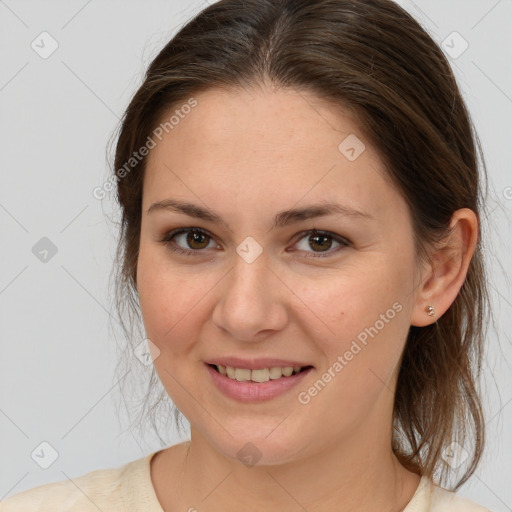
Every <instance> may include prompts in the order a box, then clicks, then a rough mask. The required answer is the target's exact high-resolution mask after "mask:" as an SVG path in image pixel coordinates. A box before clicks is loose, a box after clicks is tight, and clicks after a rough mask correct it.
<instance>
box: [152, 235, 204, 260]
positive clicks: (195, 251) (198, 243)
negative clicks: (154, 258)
mask: <svg viewBox="0 0 512 512" xmlns="http://www.w3.org/2000/svg"><path fill="white" fill-rule="evenodd" d="M180 239H181V240H182V243H184V244H187V245H188V247H190V248H191V249H192V250H188V249H183V248H182V247H180V246H179V245H176V240H180ZM208 240H209V241H213V240H212V238H211V236H210V235H209V234H208V233H207V232H206V231H203V230H202V229H200V228H181V229H175V230H174V231H171V232H169V233H167V234H166V235H165V236H164V237H163V238H162V239H161V240H159V241H160V242H161V243H163V244H164V245H167V246H168V247H169V249H171V250H172V251H174V252H177V253H179V254H186V255H194V256H198V255H199V252H200V251H201V250H202V249H206V248H208V243H206V244H205V241H206V242H208Z"/></svg>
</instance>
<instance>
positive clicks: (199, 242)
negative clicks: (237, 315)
mask: <svg viewBox="0 0 512 512" xmlns="http://www.w3.org/2000/svg"><path fill="white" fill-rule="evenodd" d="M298 236H299V237H300V238H299V239H298V240H299V242H301V241H302V240H307V242H306V243H303V248H302V249H299V250H302V251H304V252H305V253H308V252H309V254H307V255H306V257H307V258H325V257H326V256H329V255H332V254H333V253H336V252H339V249H340V248H343V247H348V246H349V245H350V242H349V241H348V240H347V239H345V238H343V237H341V236H339V235H336V234H334V233H330V232H329V231H319V230H317V229H312V230H309V231H303V232H301V233H299V234H298ZM333 240H334V243H337V244H338V245H339V247H337V248H335V250H330V249H331V248H332V244H333ZM158 241H159V242H160V243H162V244H164V245H166V246H168V247H169V249H171V250H172V251H173V252H176V253H178V254H185V255H188V256H199V255H200V254H201V252H202V250H203V249H208V248H212V247H209V245H210V243H213V238H212V237H211V235H209V234H208V233H207V232H206V231H204V230H202V229H200V228H193V227H190V228H180V229H175V230H173V231H170V232H169V233H167V234H166V235H165V236H164V237H163V238H162V239H160V240H158ZM178 242H181V243H182V244H183V245H185V247H183V245H179V244H178ZM214 245H215V244H214ZM296 245H297V243H296ZM187 246H188V248H187ZM308 248H313V249H318V250H314V251H308ZM322 253H324V254H322Z"/></svg>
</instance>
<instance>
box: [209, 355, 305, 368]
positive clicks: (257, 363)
mask: <svg viewBox="0 0 512 512" xmlns="http://www.w3.org/2000/svg"><path fill="white" fill-rule="evenodd" d="M205 363H206V364H215V365H221V366H231V367H232V368H246V369H248V370H261V369H262V368H272V367H275V366H280V367H284V366H300V367H301V368H303V367H305V366H312V365H310V364H308V363H303V362H300V361H290V360H287V359H275V358H271V357H263V358H258V359H243V358H241V357H216V358H215V359H209V360H208V361H205Z"/></svg>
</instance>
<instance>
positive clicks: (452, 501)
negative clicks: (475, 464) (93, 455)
mask: <svg viewBox="0 0 512 512" xmlns="http://www.w3.org/2000/svg"><path fill="white" fill-rule="evenodd" d="M0 512H1V511H0ZM429 512H491V511H490V510H489V509H488V508H485V507H483V506H482V505H479V504H478V503H475V502H474V501H471V500H469V499H468V498H464V497H463V496H460V495H458V494H456V493H455V492H453V491H448V490H446V489H444V488H443V487H439V486H437V485H433V486H432V494H431V501H430V509H429Z"/></svg>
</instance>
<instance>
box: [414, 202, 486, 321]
mask: <svg viewBox="0 0 512 512" xmlns="http://www.w3.org/2000/svg"><path fill="white" fill-rule="evenodd" d="M450 229H451V232H450V234H449V235H448V236H447V237H446V239H444V240H443V242H442V243H441V245H440V246H437V247H436V248H435V249H434V250H433V251H432V252H431V253H430V255H431V262H429V263H428V264H425V266H424V267H423V271H422V279H421V284H420V286H419V288H418V290H417V291H416V300H415V305H414V308H413V311H412V317H411V325H414V326H416V327H424V326H426V325H429V324H431V323H432V322H436V321H437V319H438V318H440V317H441V316H442V315H444V313H445V312H446V311H447V309H448V308H449V307H450V306H451V304H452V303H453V301H454V300H455V298H456V297H457V295H458V293H459V291H460V289H461V287H462V285H463V284H464V281H465V279H466V275H467V272H468V268H469V264H470V262H471V258H472V257H473V254H474V252H475V248H476V244H477V242H478V235H479V224H478V217H477V216H476V214H475V212H473V210H470V209H469V208H461V209H460V210H457V211H456V212H455V213H454V214H453V216H452V219H451V221H450ZM427 306H432V307H433V308H434V312H435V315H434V316H429V315H428V314H427V312H426V311H425V308H426V307H427Z"/></svg>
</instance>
